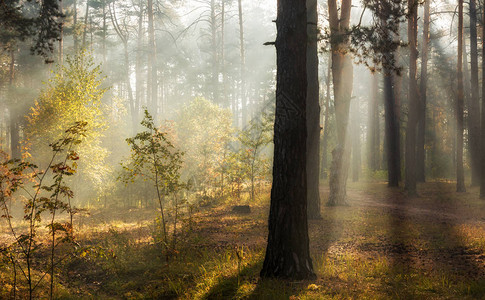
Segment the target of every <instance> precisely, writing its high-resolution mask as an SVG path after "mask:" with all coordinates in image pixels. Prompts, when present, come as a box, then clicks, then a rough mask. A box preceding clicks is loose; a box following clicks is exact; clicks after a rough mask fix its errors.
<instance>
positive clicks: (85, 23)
mask: <svg viewBox="0 0 485 300" xmlns="http://www.w3.org/2000/svg"><path fill="white" fill-rule="evenodd" d="M88 17H89V0H86V12H85V14H84V24H83V25H84V30H83V42H82V48H83V49H86V35H87V31H88Z"/></svg>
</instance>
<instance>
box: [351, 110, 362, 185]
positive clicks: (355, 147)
mask: <svg viewBox="0 0 485 300" xmlns="http://www.w3.org/2000/svg"><path fill="white" fill-rule="evenodd" d="M351 110H352V181H353V182H357V181H359V175H360V165H361V149H360V147H361V145H360V112H359V102H357V101H354V103H352V109H351Z"/></svg>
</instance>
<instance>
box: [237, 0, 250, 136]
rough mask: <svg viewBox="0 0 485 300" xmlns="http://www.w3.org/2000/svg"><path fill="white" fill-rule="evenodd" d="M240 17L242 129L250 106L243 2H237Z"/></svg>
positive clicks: (240, 0) (239, 0)
mask: <svg viewBox="0 0 485 300" xmlns="http://www.w3.org/2000/svg"><path fill="white" fill-rule="evenodd" d="M237 7H238V16H239V52H240V59H241V66H240V67H241V70H240V75H241V114H242V127H244V126H245V125H246V123H247V121H248V107H247V106H248V104H247V99H246V53H245V48H244V26H243V11H242V0H238V1H237Z"/></svg>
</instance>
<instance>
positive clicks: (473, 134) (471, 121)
mask: <svg viewBox="0 0 485 300" xmlns="http://www.w3.org/2000/svg"><path fill="white" fill-rule="evenodd" d="M470 59H471V98H470V103H469V107H468V132H469V135H468V139H469V147H470V158H471V163H470V166H471V170H472V186H478V185H480V104H479V102H478V101H479V100H478V98H479V92H478V49H477V8H476V0H470Z"/></svg>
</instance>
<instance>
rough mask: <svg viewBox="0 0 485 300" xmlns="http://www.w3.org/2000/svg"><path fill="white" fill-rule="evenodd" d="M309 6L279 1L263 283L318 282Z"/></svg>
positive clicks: (300, 0) (293, 0) (298, 1)
mask: <svg viewBox="0 0 485 300" xmlns="http://www.w3.org/2000/svg"><path fill="white" fill-rule="evenodd" d="M305 2H306V1H305V0H279V1H278V17H277V20H276V27H277V31H278V34H277V38H276V53H277V84H276V113H275V126H274V162H273V186H272V188H271V205H270V213H269V222H268V225H269V234H268V244H267V248H266V256H265V259H264V263H263V269H262V270H261V277H278V278H289V279H308V278H315V277H316V276H315V274H314V272H313V264H312V260H311V258H310V249H309V238H308V223H307V179H306V155H307V154H306V136H307V129H306V94H307V78H306V76H307V73H306V48H307V24H306V23H307V22H306V20H307V16H306V5H305Z"/></svg>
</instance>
